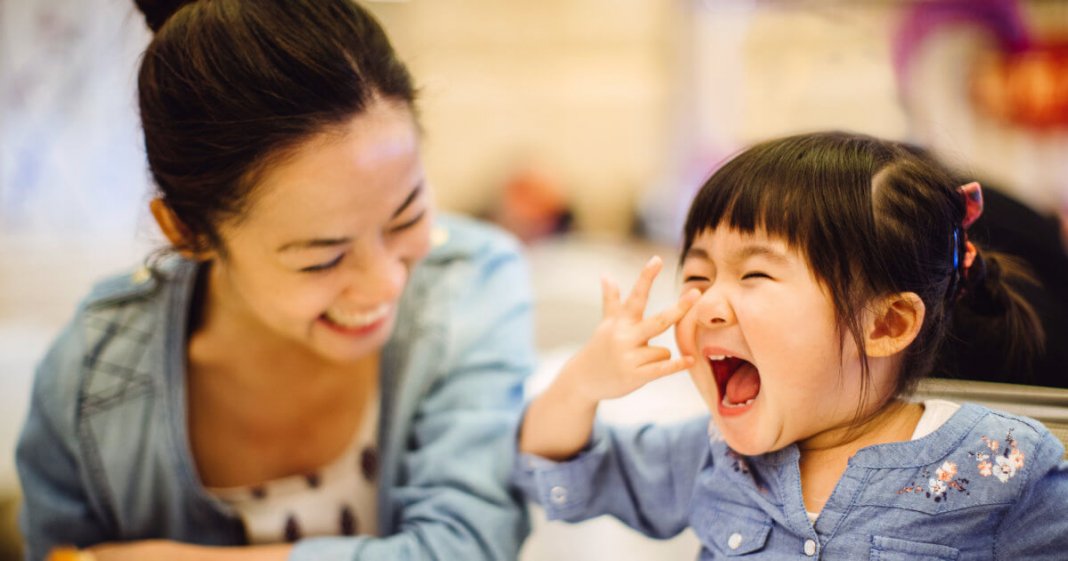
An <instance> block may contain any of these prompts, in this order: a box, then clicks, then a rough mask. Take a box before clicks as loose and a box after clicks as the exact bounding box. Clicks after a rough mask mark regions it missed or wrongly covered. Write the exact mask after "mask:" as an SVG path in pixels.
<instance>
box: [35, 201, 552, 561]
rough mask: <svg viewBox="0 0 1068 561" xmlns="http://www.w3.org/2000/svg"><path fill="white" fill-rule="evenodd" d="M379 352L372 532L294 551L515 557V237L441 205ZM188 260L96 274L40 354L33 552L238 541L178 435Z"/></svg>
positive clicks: (182, 427)
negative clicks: (427, 249)
mask: <svg viewBox="0 0 1068 561" xmlns="http://www.w3.org/2000/svg"><path fill="white" fill-rule="evenodd" d="M434 240H435V246H436V247H435V248H434V249H433V250H432V251H431V253H430V255H429V256H428V257H427V258H426V259H425V260H424V261H423V262H422V263H420V265H418V266H417V267H416V268H415V269H414V270H413V273H412V277H411V280H410V282H409V284H408V286H407V288H406V289H405V294H404V296H403V297H402V302H401V305H400V309H399V311H398V316H397V323H396V327H395V330H394V333H393V335H392V337H391V339H390V341H389V343H388V344H387V346H386V347H385V349H384V351H383V356H382V362H381V369H380V376H381V378H382V379H381V388H382V398H381V399H382V402H381V417H380V422H379V435H378V441H379V446H380V450H379V469H378V473H379V474H380V476H379V490H378V505H379V516H378V518H379V519H378V528H379V532H380V533H381V535H382V536H383V537H381V538H370V537H337V538H311V539H305V540H302V541H299V542H297V544H296V546H295V548H294V550H293V553H292V555H291V556H290V559H291V560H293V561H305V560H309V561H310V560H318V561H335V560H338V561H340V560H343V559H344V560H366V561H374V560H387V559H388V560H395V559H412V560H418V559H463V560H504V559H515V557H516V555H517V552H518V549H519V546H520V544H521V542H522V540H523V538H524V537H525V536H526V534H527V532H528V529H529V526H528V520H527V516H526V512H525V509H524V508H523V506H522V504H521V503H519V502H518V500H517V498H516V495H517V494H516V493H515V492H513V491H512V490H511V489H510V488H509V487H508V475H509V471H510V468H511V466H512V464H513V461H514V447H513V446H512V441H513V437H514V432H515V423H516V420H517V417H518V411H519V408H520V407H521V404H522V382H523V380H524V378H525V376H526V375H527V374H528V373H529V372H530V371H531V370H532V368H533V365H534V360H535V357H534V351H533V338H532V333H531V329H532V325H531V323H532V322H531V295H530V288H529V287H530V284H529V278H528V274H527V269H526V266H525V264H524V262H523V260H522V259H521V257H520V255H519V253H518V245H517V244H516V243H515V241H514V240H513V239H511V238H509V237H507V236H505V235H503V234H501V233H500V232H499V231H497V230H494V229H491V228H490V227H488V226H485V225H481V224H478V223H476V222H473V221H470V220H466V219H463V218H459V217H448V216H442V217H441V218H440V219H439V221H438V223H437V224H436V227H435V230H434ZM196 270H197V265H196V264H194V263H192V262H189V261H185V260H182V259H180V258H172V259H169V260H167V261H165V262H164V263H163V264H162V265H161V266H159V267H156V268H154V269H153V270H149V269H145V268H142V269H140V270H138V271H137V272H135V273H133V274H126V275H122V276H119V277H115V278H112V279H110V280H107V281H105V282H103V283H101V284H100V285H98V286H97V287H96V288H95V290H94V291H93V292H92V293H91V295H90V296H89V297H88V298H87V299H86V300H85V301H84V302H83V304H82V306H81V307H80V308H79V310H78V312H77V314H76V316H75V317H74V319H73V320H72V321H71V323H70V324H69V325H68V326H67V327H66V329H65V330H64V331H63V333H62V334H61V335H60V336H59V338H58V339H57V341H56V342H55V343H54V344H53V346H52V347H51V349H50V351H49V352H48V354H47V356H46V357H45V358H44V360H43V361H42V363H41V364H40V366H39V368H38V372H37V377H36V380H35V384H34V389H33V397H32V403H31V406H30V412H29V416H28V418H27V420H26V423H25V426H24V428H23V431H22V435H21V438H20V441H19V445H18V450H17V464H18V469H19V476H20V480H21V483H22V486H23V494H24V506H23V510H22V512H21V517H20V521H21V524H22V530H23V534H24V537H25V539H26V543H27V556H26V558H27V559H29V560H34V561H37V560H40V559H43V558H44V557H45V556H46V555H47V553H48V551H49V549H50V548H52V547H53V546H55V545H59V544H72V545H76V546H89V545H93V544H98V543H102V542H109V541H121V540H138V539H146V538H165V539H171V540H179V541H185V542H191V543H198V544H210V545H239V544H242V543H244V541H245V537H244V531H243V528H242V524H241V522H240V519H239V518H238V517H237V515H236V513H234V512H233V511H232V510H231V509H230V508H228V507H227V506H226V505H225V504H223V503H222V502H221V501H219V500H217V499H216V498H214V497H213V496H212V495H210V494H208V493H207V492H206V491H205V489H204V487H203V485H202V484H201V482H200V480H199V477H198V475H197V471H196V467H195V463H194V460H193V457H192V454H191V452H190V444H189V436H188V434H187V414H186V395H185V388H186V384H185V353H186V335H185V332H186V325H187V315H188V312H189V308H190V298H191V295H192V291H193V285H194V279H195V277H196Z"/></svg>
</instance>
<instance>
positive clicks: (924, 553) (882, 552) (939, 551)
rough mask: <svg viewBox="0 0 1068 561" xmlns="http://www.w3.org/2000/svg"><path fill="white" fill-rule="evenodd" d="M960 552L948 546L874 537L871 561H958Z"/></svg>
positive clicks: (869, 558) (869, 557) (870, 555)
mask: <svg viewBox="0 0 1068 561" xmlns="http://www.w3.org/2000/svg"><path fill="white" fill-rule="evenodd" d="M959 556H960V550H959V549H956V548H953V547H949V546H947V545H939V544H935V543H924V542H913V541H909V540H902V539H898V538H888V537H885V536H872V539H871V552H870V554H869V556H868V560H869V561H957V558H958V557H959Z"/></svg>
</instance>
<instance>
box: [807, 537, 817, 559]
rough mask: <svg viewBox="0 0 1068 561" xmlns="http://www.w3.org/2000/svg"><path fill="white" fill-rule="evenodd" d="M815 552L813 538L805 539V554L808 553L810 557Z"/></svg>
mask: <svg viewBox="0 0 1068 561" xmlns="http://www.w3.org/2000/svg"><path fill="white" fill-rule="evenodd" d="M815 554H816V541H815V540H805V555H808V556H809V557H812V556H813V555H815Z"/></svg>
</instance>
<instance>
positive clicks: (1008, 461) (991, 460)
mask: <svg viewBox="0 0 1068 561" xmlns="http://www.w3.org/2000/svg"><path fill="white" fill-rule="evenodd" d="M981 440H982V442H983V444H985V445H986V447H987V450H989V451H987V450H982V451H979V452H969V453H968V455H969V456H972V457H973V458H975V461H976V467H977V468H978V469H979V475H981V476H983V477H990V476H991V475H993V476H994V477H996V478H997V479H998V481H1000V482H1002V483H1007V482H1008V481H1009V480H1010V479H1012V478H1013V477H1016V472H1017V471H1019V470H1021V469H1023V467H1024V453H1023V452H1021V451H1020V449H1019V448H1017V447H1016V439H1015V438H1013V437H1012V429H1009V432H1008V433H1007V434H1006V435H1005V446H1004V447H1002V446H1001V443H1000V442H998V441H997V440H992V439H990V438H987V437H985V436H984V437H982V438H981ZM998 450H1001V452H1000V453H999V452H998Z"/></svg>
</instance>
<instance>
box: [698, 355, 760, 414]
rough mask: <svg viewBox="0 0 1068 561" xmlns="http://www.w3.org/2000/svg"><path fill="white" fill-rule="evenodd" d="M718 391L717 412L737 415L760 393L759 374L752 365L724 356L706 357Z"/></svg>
mask: <svg viewBox="0 0 1068 561" xmlns="http://www.w3.org/2000/svg"><path fill="white" fill-rule="evenodd" d="M708 361H709V363H710V364H711V365H712V374H713V376H714V377H715V379H716V387H717V388H718V389H719V395H720V402H719V410H720V413H721V414H724V415H737V414H740V413H742V412H744V411H745V410H747V409H748V408H749V406H751V405H752V404H753V400H754V399H756V396H757V394H759V393H760V372H759V371H757V368H756V366H754V365H753V363H751V362H749V361H746V360H743V359H740V358H737V357H733V356H726V355H712V356H709V357H708Z"/></svg>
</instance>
